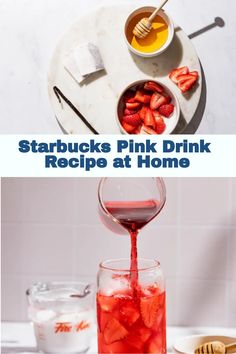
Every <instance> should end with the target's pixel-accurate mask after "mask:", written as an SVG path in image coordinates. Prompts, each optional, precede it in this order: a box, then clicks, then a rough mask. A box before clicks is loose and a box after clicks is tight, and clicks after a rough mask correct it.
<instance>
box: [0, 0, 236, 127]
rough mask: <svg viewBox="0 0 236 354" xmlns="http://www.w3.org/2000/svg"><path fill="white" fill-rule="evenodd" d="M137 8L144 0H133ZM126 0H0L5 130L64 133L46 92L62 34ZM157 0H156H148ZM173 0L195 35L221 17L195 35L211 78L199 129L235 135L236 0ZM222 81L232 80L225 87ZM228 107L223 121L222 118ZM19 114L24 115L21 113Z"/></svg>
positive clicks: (180, 20)
mask: <svg viewBox="0 0 236 354" xmlns="http://www.w3.org/2000/svg"><path fill="white" fill-rule="evenodd" d="M128 1H129V2H130V3H131V2H133V4H134V7H138V6H139V5H140V4H142V3H143V2H145V3H147V2H146V1H145V0H128ZM122 2H127V0H86V1H84V0H40V1H38V0H0V43H1V55H0V78H1V80H0V95H1V102H0V132H1V133H4V134H7V133H8V134H19V133H21V134H26V133H28V134H32V133H33V134H34V133H35V134H48V133H51V134H53V133H60V132H61V130H60V128H59V126H58V124H57V123H56V119H55V115H54V113H53V111H52V109H51V106H50V104H49V100H48V94H47V72H48V68H49V62H50V59H51V56H52V53H53V51H54V48H55V46H56V45H57V43H58V41H59V39H60V38H61V36H62V35H63V34H64V32H65V31H66V30H67V29H68V28H70V27H71V25H72V24H73V23H74V22H75V21H77V20H78V19H79V18H80V16H83V15H84V14H86V13H88V12H89V11H93V9H95V8H96V7H98V6H101V5H106V4H108V5H110V4H112V3H116V4H119V3H122ZM148 3H150V4H152V3H153V4H156V3H157V1H156V0H149V2H148ZM222 3H223V2H222V0H198V1H196V0H171V1H169V3H168V4H167V5H166V9H167V10H168V12H169V13H170V15H171V16H172V17H173V19H174V21H175V22H176V24H178V25H179V26H181V27H182V28H183V29H184V30H185V31H186V33H187V34H191V33H193V32H195V31H197V30H199V29H202V28H203V27H205V26H207V25H209V24H212V23H213V22H214V18H215V17H217V16H220V17H222V18H223V19H224V21H225V27H224V28H219V27H217V28H214V29H212V30H210V31H208V32H206V33H204V34H202V35H200V36H198V37H195V38H194V39H193V43H194V45H195V47H196V49H197V52H198V55H199V57H200V60H201V63H202V66H203V68H204V72H205V75H206V80H207V89H208V92H207V105H206V112H205V115H204V117H203V119H202V122H201V125H200V127H199V129H198V131H197V132H198V133H201V134H235V133H236V120H235V114H234V112H235V104H234V100H231V99H228V100H226V99H225V97H232V93H233V92H234V91H235V86H236V77H235V75H233V73H232V71H233V69H232V68H234V66H235V62H236V46H235V36H236V16H235V10H236V1H235V0H227V1H226V2H225V4H227V5H226V6H222ZM220 83H227V84H225V85H224V86H223V90H222V85H221V84H220ZM221 112H223V122H222V119H221V115H222V114H221ZM19 113H20V114H19Z"/></svg>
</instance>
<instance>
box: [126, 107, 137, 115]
mask: <svg viewBox="0 0 236 354" xmlns="http://www.w3.org/2000/svg"><path fill="white" fill-rule="evenodd" d="M137 112H138V111H137V110H136V109H134V110H131V109H128V108H126V109H125V111H124V115H125V116H130V115H131V114H135V113H137Z"/></svg>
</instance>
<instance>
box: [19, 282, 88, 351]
mask: <svg viewBox="0 0 236 354" xmlns="http://www.w3.org/2000/svg"><path fill="white" fill-rule="evenodd" d="M26 294H27V297H28V303H29V309H28V313H29V318H30V319H31V320H32V322H33V325H34V331H35V336H36V341H37V347H38V350H39V351H42V352H44V353H85V352H86V351H87V350H88V349H89V347H90V343H91V339H92V334H93V325H94V309H93V300H94V291H93V289H92V286H91V285H88V284H85V283H80V282H63V283H59V282H58V283H56V282H52V283H37V284H35V285H33V286H32V287H31V288H30V289H28V290H27V292H26Z"/></svg>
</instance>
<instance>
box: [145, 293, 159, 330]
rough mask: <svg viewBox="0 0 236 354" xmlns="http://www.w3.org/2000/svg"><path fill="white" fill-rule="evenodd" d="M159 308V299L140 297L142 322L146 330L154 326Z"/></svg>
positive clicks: (155, 297)
mask: <svg viewBox="0 0 236 354" xmlns="http://www.w3.org/2000/svg"><path fill="white" fill-rule="evenodd" d="M159 306H160V305H159V298H158V297H157V296H151V297H142V298H141V299H140V311H141V315H142V320H143V323H144V324H145V326H146V327H147V328H152V326H153V325H154V324H155V321H156V316H157V312H158V309H159Z"/></svg>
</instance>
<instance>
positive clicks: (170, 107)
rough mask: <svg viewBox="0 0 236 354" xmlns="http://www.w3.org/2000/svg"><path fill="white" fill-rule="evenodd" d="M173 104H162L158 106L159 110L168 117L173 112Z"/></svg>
mask: <svg viewBox="0 0 236 354" xmlns="http://www.w3.org/2000/svg"><path fill="white" fill-rule="evenodd" d="M174 109H175V107H174V105H173V104H164V105H163V106H161V107H160V108H159V112H160V113H161V114H162V115H163V116H164V117H166V118H169V117H170V116H171V115H172V113H173V112H174Z"/></svg>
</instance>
